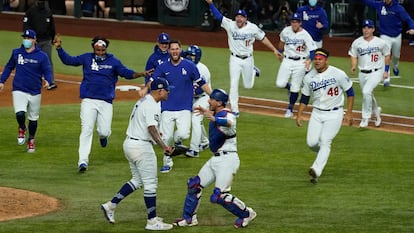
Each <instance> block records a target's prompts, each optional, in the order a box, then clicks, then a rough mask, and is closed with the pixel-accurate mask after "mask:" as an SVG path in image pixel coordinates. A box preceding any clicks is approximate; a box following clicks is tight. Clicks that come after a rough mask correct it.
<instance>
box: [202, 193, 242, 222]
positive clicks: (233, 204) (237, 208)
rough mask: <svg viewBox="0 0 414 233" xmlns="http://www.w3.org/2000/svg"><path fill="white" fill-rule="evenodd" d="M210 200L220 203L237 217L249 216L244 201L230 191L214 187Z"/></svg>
mask: <svg viewBox="0 0 414 233" xmlns="http://www.w3.org/2000/svg"><path fill="white" fill-rule="evenodd" d="M210 201H211V202H212V203H217V204H220V205H222V206H223V207H224V208H225V209H226V210H228V211H230V213H232V214H234V215H236V216H237V217H239V218H246V217H248V216H249V211H248V210H246V205H245V204H244V202H242V201H241V200H240V199H238V198H237V197H235V196H233V195H231V194H230V193H222V192H221V191H220V189H219V188H215V189H214V192H213V194H211V196H210Z"/></svg>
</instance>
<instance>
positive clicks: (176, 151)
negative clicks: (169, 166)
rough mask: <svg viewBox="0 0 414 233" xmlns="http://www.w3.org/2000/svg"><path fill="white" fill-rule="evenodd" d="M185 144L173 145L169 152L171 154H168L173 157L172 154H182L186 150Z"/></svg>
mask: <svg viewBox="0 0 414 233" xmlns="http://www.w3.org/2000/svg"><path fill="white" fill-rule="evenodd" d="M188 149H190V148H188V147H187V146H184V145H177V146H174V147H173V151H172V152H171V154H169V156H171V157H173V156H177V155H183V154H185V153H186V152H187V151H188Z"/></svg>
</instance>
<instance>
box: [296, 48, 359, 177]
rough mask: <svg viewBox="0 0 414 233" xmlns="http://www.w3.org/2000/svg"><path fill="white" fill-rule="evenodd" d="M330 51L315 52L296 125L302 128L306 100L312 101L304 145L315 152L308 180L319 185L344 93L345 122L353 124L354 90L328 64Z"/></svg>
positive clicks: (339, 120)
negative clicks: (345, 101)
mask: <svg viewBox="0 0 414 233" xmlns="http://www.w3.org/2000/svg"><path fill="white" fill-rule="evenodd" d="M328 57H329V52H328V51H327V50H325V49H322V48H319V49H316V50H315V58H314V62H313V65H314V67H315V69H312V70H311V71H310V72H309V73H308V74H307V75H306V76H305V78H304V79H303V87H302V90H301V91H302V96H301V100H300V106H299V111H298V115H297V117H296V124H297V125H298V126H299V127H301V126H302V114H303V111H304V110H305V108H306V106H307V104H308V103H309V99H310V97H311V96H312V98H313V104H312V105H313V110H312V114H311V117H310V120H309V125H308V132H307V135H306V142H307V144H308V146H309V148H310V149H311V150H313V151H315V152H316V153H317V156H316V160H315V161H314V162H313V164H312V166H311V167H310V169H309V175H310V176H311V179H310V181H311V182H312V183H314V184H315V183H317V182H318V177H319V176H320V175H321V174H322V171H323V169H324V167H325V165H326V163H327V162H328V158H329V154H330V152H331V143H332V141H333V139H334V138H335V136H336V135H337V134H338V132H339V130H340V128H341V125H342V119H343V117H344V109H343V106H344V99H345V98H344V92H346V94H347V96H348V97H347V105H348V107H347V111H346V115H345V120H346V121H347V123H348V124H349V125H352V120H353V119H352V118H353V117H352V108H353V106H354V89H353V88H352V81H351V80H350V79H349V78H348V77H347V75H346V73H345V72H344V71H342V70H340V69H338V68H336V67H333V66H329V65H328Z"/></svg>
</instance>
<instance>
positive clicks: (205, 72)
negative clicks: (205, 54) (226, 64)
mask: <svg viewBox="0 0 414 233" xmlns="http://www.w3.org/2000/svg"><path fill="white" fill-rule="evenodd" d="M197 69H198V72H199V73H200V77H202V78H204V80H205V81H206V83H207V84H208V86H209V87H211V74H210V70H209V69H208V68H207V66H206V65H204V64H203V63H201V62H198V63H197Z"/></svg>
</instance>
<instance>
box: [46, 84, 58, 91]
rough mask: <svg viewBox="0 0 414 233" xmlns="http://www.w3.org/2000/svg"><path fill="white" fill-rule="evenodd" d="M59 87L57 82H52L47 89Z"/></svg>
mask: <svg viewBox="0 0 414 233" xmlns="http://www.w3.org/2000/svg"><path fill="white" fill-rule="evenodd" d="M56 88H57V85H56V83H52V84H50V85H49V86H48V87H47V90H49V91H50V90H53V89H56Z"/></svg>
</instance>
